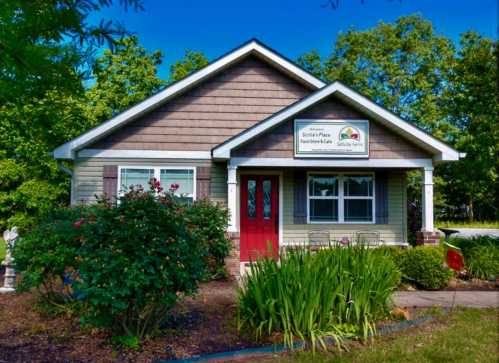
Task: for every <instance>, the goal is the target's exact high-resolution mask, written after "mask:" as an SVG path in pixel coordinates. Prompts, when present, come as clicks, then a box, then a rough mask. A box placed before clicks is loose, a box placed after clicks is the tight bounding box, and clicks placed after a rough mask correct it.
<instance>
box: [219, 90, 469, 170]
mask: <svg viewBox="0 0 499 363" xmlns="http://www.w3.org/2000/svg"><path fill="white" fill-rule="evenodd" d="M333 94H337V95H338V96H339V97H340V98H341V99H343V100H345V101H346V102H348V103H350V104H353V105H354V106H355V107H357V108H360V109H362V110H364V112H367V113H369V114H370V115H371V116H372V117H373V118H376V120H377V121H379V122H380V123H381V124H384V125H385V126H387V127H389V128H390V129H391V130H393V131H394V132H396V133H398V134H399V135H401V136H402V137H405V138H407V139H411V140H413V141H414V142H416V143H417V144H419V145H420V146H421V147H423V148H425V149H426V150H428V151H429V152H430V153H432V154H433V155H434V157H433V159H434V160H435V161H454V160H459V157H460V154H459V152H458V151H457V150H455V149H453V148H452V147H450V146H449V145H447V144H445V143H443V142H442V141H440V140H438V139H436V138H435V137H433V136H431V135H429V134H427V133H425V132H424V131H422V130H421V129H419V128H418V127H416V126H413V125H411V124H410V123H408V122H406V121H404V120H402V119H401V118H400V117H398V116H396V115H394V114H393V113H391V112H389V111H387V110H385V109H384V108H382V107H380V106H378V105H377V104H376V103H374V102H373V101H371V100H369V99H367V98H366V97H364V96H362V95H361V94H359V93H357V92H355V91H353V90H351V89H350V88H348V87H347V86H345V85H343V84H342V83H340V82H338V81H336V82H334V83H332V84H330V85H328V86H326V87H323V88H321V89H319V90H318V91H316V92H315V93H313V94H311V95H310V96H308V97H305V98H304V99H302V100H301V101H298V102H296V103H294V104H292V105H290V106H288V107H287V108H285V109H283V110H282V111H280V112H278V113H276V114H274V115H273V116H270V117H269V118H267V119H265V120H263V121H261V122H260V123H258V124H256V125H255V126H253V127H251V128H249V129H247V130H246V131H243V132H242V133H240V134H239V135H237V136H235V137H233V138H232V139H229V140H228V141H226V142H224V143H222V144H220V145H219V146H217V147H215V148H214V149H213V157H214V158H217V159H225V160H227V159H230V153H231V150H232V149H234V148H237V147H239V146H241V145H242V144H244V143H246V142H248V141H250V140H251V139H253V138H255V137H257V136H258V135H260V134H262V133H263V132H265V131H267V130H270V129H272V128H273V127H275V126H277V125H279V124H280V123H281V122H284V121H286V120H288V119H290V118H292V117H293V116H295V115H297V114H298V113H300V112H302V111H304V110H306V109H307V108H309V107H311V106H313V105H314V104H316V103H318V102H320V101H322V100H324V99H325V98H327V97H329V96H331V95H333Z"/></svg>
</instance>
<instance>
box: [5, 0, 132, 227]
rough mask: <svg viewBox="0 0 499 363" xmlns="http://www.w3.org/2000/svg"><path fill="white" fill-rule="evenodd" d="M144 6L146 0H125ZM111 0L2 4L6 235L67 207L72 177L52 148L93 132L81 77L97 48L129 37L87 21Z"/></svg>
mask: <svg viewBox="0 0 499 363" xmlns="http://www.w3.org/2000/svg"><path fill="white" fill-rule="evenodd" d="M119 3H120V4H121V5H122V6H125V7H128V6H134V7H135V8H140V7H141V2H140V0H120V1H119ZM111 4H112V0H48V1H47V0H32V1H24V0H4V1H1V2H0V24H1V30H2V31H1V32H0V169H1V171H2V180H1V181H0V228H2V229H3V228H5V226H6V225H8V224H16V225H19V226H20V227H27V226H28V225H29V224H30V223H32V222H33V221H34V219H35V218H36V216H37V215H39V214H40V213H42V212H43V211H44V210H46V209H47V208H48V207H49V206H52V205H54V204H59V203H65V202H67V195H68V190H69V180H68V176H67V175H65V174H64V173H62V172H61V170H60V168H59V167H58V165H57V163H56V162H55V161H54V160H53V158H52V157H51V156H50V154H49V153H50V151H52V149H53V148H54V147H55V146H57V145H59V144H61V143H63V142H65V141H67V140H69V139H70V138H72V137H75V136H76V135H78V134H80V133H81V132H83V131H85V130H86V129H88V127H90V126H91V120H89V119H88V118H86V117H85V103H84V102H83V101H82V99H84V87H83V82H82V81H83V79H84V76H85V72H84V71H83V70H84V69H85V67H86V65H87V64H88V62H89V61H91V60H92V58H93V57H92V54H93V51H94V50H95V47H97V46H100V45H102V44H104V42H105V41H107V42H108V44H110V45H112V43H113V37H116V36H119V35H121V34H123V31H122V29H120V27H119V26H116V25H115V24H113V23H112V22H101V23H100V25H98V26H93V25H90V24H89V23H87V20H86V19H87V17H88V15H89V14H90V13H92V12H95V11H97V10H99V9H101V8H102V7H106V6H109V5H111Z"/></svg>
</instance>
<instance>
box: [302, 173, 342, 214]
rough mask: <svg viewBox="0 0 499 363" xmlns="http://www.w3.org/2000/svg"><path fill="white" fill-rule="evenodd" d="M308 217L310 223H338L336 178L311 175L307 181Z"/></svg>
mask: <svg viewBox="0 0 499 363" xmlns="http://www.w3.org/2000/svg"><path fill="white" fill-rule="evenodd" d="M309 198H310V200H309V212H310V213H309V215H310V221H311V222H336V221H338V199H339V197H338V178H337V177H336V176H333V175H311V176H310V179H309Z"/></svg>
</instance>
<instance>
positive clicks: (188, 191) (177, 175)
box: [159, 169, 194, 203]
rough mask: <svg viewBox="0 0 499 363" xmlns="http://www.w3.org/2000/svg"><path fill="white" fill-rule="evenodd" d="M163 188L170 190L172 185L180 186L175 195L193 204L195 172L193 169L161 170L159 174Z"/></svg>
mask: <svg viewBox="0 0 499 363" xmlns="http://www.w3.org/2000/svg"><path fill="white" fill-rule="evenodd" d="M159 181H160V183H161V186H162V187H163V188H164V189H165V190H166V191H168V190H170V189H171V186H172V184H175V185H178V188H177V189H176V190H175V195H176V196H178V197H181V198H182V199H185V200H186V201H188V202H190V203H192V201H193V200H194V170H192V169H161V171H160V174H159Z"/></svg>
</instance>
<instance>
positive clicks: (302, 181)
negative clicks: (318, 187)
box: [293, 170, 307, 224]
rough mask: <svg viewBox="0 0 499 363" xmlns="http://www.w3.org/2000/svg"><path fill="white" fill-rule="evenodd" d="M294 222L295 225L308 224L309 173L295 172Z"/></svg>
mask: <svg viewBox="0 0 499 363" xmlns="http://www.w3.org/2000/svg"><path fill="white" fill-rule="evenodd" d="M293 207H294V208H293V209H294V210H293V221H294V224H306V223H307V173H306V172H305V171H304V170H295V172H294V180H293Z"/></svg>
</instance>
